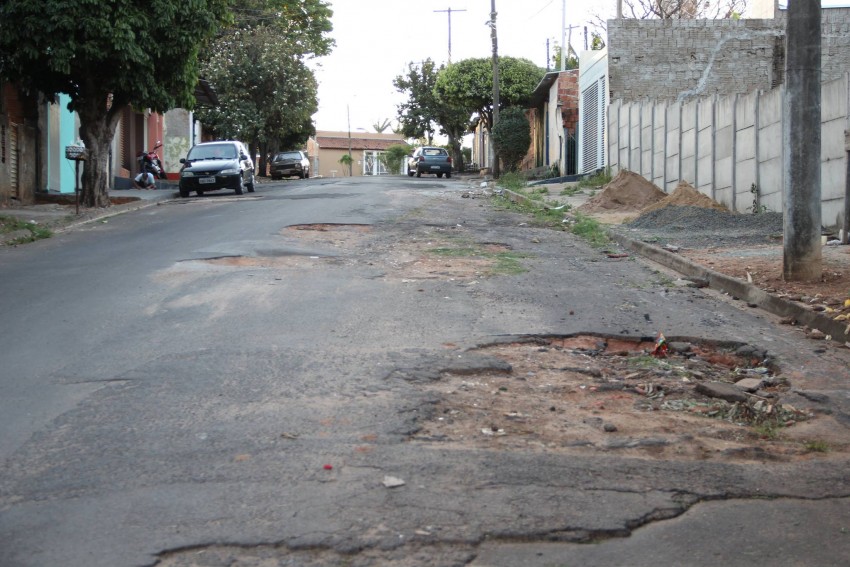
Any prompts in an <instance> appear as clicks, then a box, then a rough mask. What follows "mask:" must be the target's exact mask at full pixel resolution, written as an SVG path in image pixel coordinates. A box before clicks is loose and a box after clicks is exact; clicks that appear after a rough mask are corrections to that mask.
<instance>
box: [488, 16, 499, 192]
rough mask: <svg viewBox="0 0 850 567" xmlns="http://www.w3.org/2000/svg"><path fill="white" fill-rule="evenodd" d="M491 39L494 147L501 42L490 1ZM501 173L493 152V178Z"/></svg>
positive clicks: (491, 141) (497, 119)
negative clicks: (497, 34)
mask: <svg viewBox="0 0 850 567" xmlns="http://www.w3.org/2000/svg"><path fill="white" fill-rule="evenodd" d="M490 38H491V39H492V41H493V126H492V127H491V128H490V146H491V147H492V146H493V128H494V127H495V126H496V124H497V123H498V122H499V41H498V39H497V36H496V0H490ZM500 173H501V169H500V168H499V156H498V155H496V151H495V149H494V150H493V177H496V178H498V177H499V175H500Z"/></svg>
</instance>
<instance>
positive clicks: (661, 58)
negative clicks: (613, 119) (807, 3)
mask: <svg viewBox="0 0 850 567" xmlns="http://www.w3.org/2000/svg"><path fill="white" fill-rule="evenodd" d="M785 16H786V14H785V12H780V13H779V14H778V16H777V18H776V19H770V20H633V19H632V20H629V19H624V20H609V21H608V54H609V65H610V67H609V74H610V90H611V99H612V100H613V99H621V100H623V101H627V102H628V101H640V100H672V101H680V102H681V101H686V100H688V99H691V98H695V97H703V96H712V95H731V94H746V93H749V92H753V91H757V90H762V91H768V90H770V89H772V88H774V87H776V86H778V85H780V84H782V83H783V82H784V68H785ZM822 26H823V28H822V33H823V45H822V61H823V66H822V69H823V80H824V81H830V80H833V79H836V78H838V77H840V76H841V75H842V74H843V73H844V72H845V71H846V70H847V69H848V67H850V8H828V9H825V10H823V18H822Z"/></svg>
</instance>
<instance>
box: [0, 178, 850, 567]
mask: <svg viewBox="0 0 850 567" xmlns="http://www.w3.org/2000/svg"><path fill="white" fill-rule="evenodd" d="M466 188H467V187H466V186H465V185H464V183H463V181H461V180H457V179H453V180H437V179H434V178H432V179H428V178H422V179H408V178H384V179H377V180H369V179H366V180H363V179H310V180H303V181H292V182H286V183H276V184H268V185H261V186H259V187H258V190H257V192H256V193H255V194H252V195H248V194H246V195H244V196H242V197H235V196H231V195H210V196H207V197H205V198H202V199H188V200H177V201H174V202H170V203H167V204H163V205H160V206H155V207H150V208H146V209H143V210H140V211H136V212H132V213H127V214H124V215H120V216H117V217H112V218H110V219H108V220H107V221H106V222H94V223H90V224H88V225H85V226H83V227H81V228H78V229H76V230H73V231H70V232H67V233H63V234H61V235H59V236H57V237H55V238H52V239H49V240H44V241H39V242H36V243H33V244H30V245H26V246H21V247H18V248H6V249H2V250H0V317H2V321H3V325H2V328H0V343H2V345H3V349H2V351H0V391H2V396H0V565H2V566H3V567H12V566H15V567H17V566H52V565H57V566H58V565H61V566H64V567H75V566H80V567H82V566H85V567H95V566H109V567H115V566H124V565H128V566H129V565H169V566H172V565H173V566H177V565H225V564H228V565H229V564H237V565H254V564H263V565H329V564H350V565H398V566H408V565H410V566H416V565H476V566H479V567H480V566H484V565H492V566H497V565H498V566H508V565H511V566H513V565H624V566H625V565H716V564H718V563H724V564H727V565H732V566H734V565H758V564H771V565H846V564H847V558H848V557H850V533H848V532H850V478H849V477H848V472H847V471H848V470H850V469H848V467H847V464H848V463H847V462H846V459H843V458H838V457H833V458H824V459H819V460H818V459H812V460H811V461H804V462H799V463H795V464H790V463H782V462H778V463H760V464H758V463H757V464H753V463H720V462H704V463H700V462H685V461H682V462H676V461H651V460H645V459H636V458H625V457H621V456H617V455H616V454H605V455H598V456H582V457H576V456H574V455H573V456H565V455H561V454H556V453H549V452H546V451H529V452H522V453H505V452H498V451H485V450H480V449H478V450H475V449H462V448H458V447H454V446H452V447H447V446H445V447H444V446H441V445H440V444H439V443H432V444H428V443H419V442H412V441H411V439H410V434H411V433H412V432H414V431H416V430H417V428H418V424H419V423H420V421H421V419H422V418H423V416H425V415H427V413H428V411H429V408H430V407H431V406H432V405H433V402H434V399H433V394H431V393H429V392H428V390H427V388H425V387H423V385H424V384H426V383H427V382H428V381H431V380H434V379H436V377H437V376H438V375H439V370H440V369H445V368H454V369H462V370H469V369H476V368H488V367H490V366H492V365H493V364H494V362H493V361H492V360H490V359H486V358H482V357H477V356H475V355H474V354H471V353H469V352H468V351H467V350H466V348H467V347H471V346H474V345H479V344H486V343H489V342H493V341H498V340H504V338H505V337H506V336H514V335H518V336H523V335H545V334H568V333H577V332H594V333H602V334H614V335H616V334H623V335H630V336H642V335H654V334H655V333H657V332H658V330H660V329H663V331H664V332H665V333H666V334H667V335H668V336H691V337H706V338H711V339H717V340H728V341H737V342H742V343H746V342H749V343H753V344H757V345H759V346H760V347H761V348H765V349H768V350H770V351H772V352H775V353H777V354H778V355H779V356H784V357H785V360H786V364H788V366H789V368H791V369H793V370H796V371H799V372H804V371H806V370H807V369H809V368H811V369H814V368H815V366H816V365H817V364H821V365H825V366H827V367H830V365H835V364H843V362H841V361H843V360H844V359H832V358H830V355H829V354H827V355H823V354H821V355H819V356H818V357H817V358H811V357H807V353H809V354H810V352H811V349H810V348H809V347H808V346H807V345H805V344H801V343H800V340H801V339H800V338H799V335H796V334H792V333H790V332H789V331H787V330H786V329H782V328H780V327H778V326H776V325H775V323H774V322H773V321H771V320H770V319H769V318H767V317H764V316H762V315H760V314H759V313H757V312H754V311H751V310H750V311H748V310H746V309H744V310H742V309H740V308H737V307H735V306H734V305H732V304H731V303H730V302H726V301H723V300H721V299H719V298H715V297H711V296H710V295H706V294H704V293H703V292H702V291H700V290H696V289H690V288H671V287H670V286H669V285H667V284H666V283H665V281H664V280H665V277H664V276H662V275H661V274H659V272H657V271H655V270H653V269H652V268H651V267H648V266H646V265H644V264H642V263H639V262H607V261H604V260H600V255H599V253H598V252H597V251H595V250H592V249H591V248H589V247H588V246H587V245H585V244H584V243H583V242H582V241H581V240H579V239H577V238H575V237H573V236H572V235H569V234H567V233H563V232H556V231H551V230H544V229H537V228H534V227H532V226H530V225H529V224H528V223H527V222H525V221H527V219H524V218H523V217H521V216H519V215H518V214H516V213H511V212H505V211H498V210H494V209H493V208H492V207H491V205H490V203H489V201H486V200H483V199H463V198H461V196H460V195H461V192H462V191H463V190H464V189H466ZM314 224H331V225H345V226H347V227H349V228H350V229H351V230H349V231H343V232H341V234H343V235H344V236H343V237H341V238H339V239H336V240H334V239H333V231H330V234H321V231H315V230H313V231H301V232H299V231H297V230H293V229H292V227H295V226H301V225H314ZM313 228H315V227H313ZM358 231H359V232H358ZM317 233H318V236H319V237H320V238H319V237H316V235H317ZM358 235H359V236H358ZM448 241H451V242H458V241H461V242H474V243H479V244H481V243H489V244H498V245H500V246H504V247H506V248H508V249H511V250H513V251H516V252H518V253H523V254H525V256H524V259H523V260H522V261H523V263H524V265H525V266H526V268H527V269H528V271H526V272H524V273H515V274H511V275H501V276H495V277H481V278H478V279H476V280H475V281H474V283H473V282H470V281H469V280H459V279H454V278H452V277H449V276H444V277H430V278H424V277H423V278H416V277H412V276H411V275H410V272H409V271H405V270H406V269H408V268H409V264H410V263H411V262H412V261H414V260H415V256H414V255H412V252H411V250H415V249H416V246H417V245H423V246H431V245H432V242H433V243H436V245H439V244H440V243H441V242H448ZM832 367H833V368H834V366H832ZM845 369H846V367H845ZM387 477H392V478H394V479H400V480H401V481H403V485H401V486H397V487H388V486H387V484H386V483H387V482H390V481H391V479H388V478H387ZM390 484H391V482H390ZM591 541H592V542H597V543H595V544H594V545H588V543H587V542H591Z"/></svg>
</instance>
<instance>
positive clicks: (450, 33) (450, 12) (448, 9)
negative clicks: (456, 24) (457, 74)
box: [434, 8, 466, 64]
mask: <svg viewBox="0 0 850 567" xmlns="http://www.w3.org/2000/svg"><path fill="white" fill-rule="evenodd" d="M434 12H448V14H449V64H451V62H452V12H466V10H452V9H451V8H447V9H445V10H434Z"/></svg>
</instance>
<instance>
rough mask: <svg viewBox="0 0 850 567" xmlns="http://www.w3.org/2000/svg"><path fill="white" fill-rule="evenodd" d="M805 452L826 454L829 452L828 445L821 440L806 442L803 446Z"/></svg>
mask: <svg viewBox="0 0 850 567" xmlns="http://www.w3.org/2000/svg"><path fill="white" fill-rule="evenodd" d="M804 446H805V447H806V451H808V452H810V453H828V452H829V443H827V442H826V441H821V440H819V439H818V440H814V441H806V443H805V445H804Z"/></svg>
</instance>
